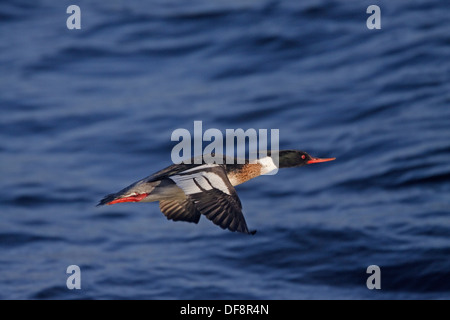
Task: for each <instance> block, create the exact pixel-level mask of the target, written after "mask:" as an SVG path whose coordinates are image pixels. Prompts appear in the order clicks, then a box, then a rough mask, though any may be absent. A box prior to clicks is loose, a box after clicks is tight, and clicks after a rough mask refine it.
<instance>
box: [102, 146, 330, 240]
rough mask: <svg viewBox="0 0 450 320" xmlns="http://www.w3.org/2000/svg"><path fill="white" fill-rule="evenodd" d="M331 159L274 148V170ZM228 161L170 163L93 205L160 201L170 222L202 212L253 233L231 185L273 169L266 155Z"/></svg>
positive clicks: (193, 218) (227, 225) (232, 228)
mask: <svg viewBox="0 0 450 320" xmlns="http://www.w3.org/2000/svg"><path fill="white" fill-rule="evenodd" d="M224 159H225V158H224ZM235 160H236V159H235ZM332 160H335V158H326V159H320V158H314V157H311V156H310V155H309V154H308V153H306V152H304V151H299V150H281V151H279V152H278V163H279V165H278V167H279V168H292V167H301V166H304V165H308V164H312V163H319V162H327V161H332ZM191 163H194V162H193V161H191ZM228 163H230V162H228V161H224V164H214V163H213V164H209V163H205V162H203V163H200V164H185V163H181V164H173V165H171V166H169V167H167V168H165V169H162V170H161V171H158V172H156V173H154V174H153V175H151V176H149V177H147V178H144V179H142V180H139V181H137V182H135V183H133V184H132V185H130V186H128V187H126V188H125V189H123V190H121V191H119V192H117V193H112V194H109V195H107V196H105V197H104V198H103V199H102V200H101V201H100V203H99V204H98V206H101V205H112V204H116V203H122V202H154V201H159V207H160V209H161V211H162V212H163V213H164V215H165V216H166V217H167V219H169V220H173V221H187V222H193V223H198V221H199V220H200V217H201V215H202V214H203V215H204V216H206V218H208V219H209V220H211V221H212V222H213V223H214V224H216V225H218V226H219V227H221V228H222V229H228V230H230V231H237V232H242V233H246V234H255V232H256V230H253V231H249V229H248V227H247V223H246V222H245V218H244V215H243V213H242V205H241V201H240V200H239V197H238V195H237V193H236V190H235V189H234V187H235V186H237V185H239V184H241V183H244V182H246V181H248V180H250V179H253V178H256V177H258V176H260V175H263V174H268V173H270V172H273V171H274V170H277V169H278V167H277V166H276V165H275V162H274V161H273V158H272V157H271V156H270V154H269V156H266V157H264V158H260V159H257V160H255V161H249V160H245V163H243V164H237V163H238V162H237V161H234V162H232V164H228Z"/></svg>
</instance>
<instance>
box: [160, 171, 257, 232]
mask: <svg viewBox="0 0 450 320" xmlns="http://www.w3.org/2000/svg"><path fill="white" fill-rule="evenodd" d="M169 178H170V179H171V180H173V181H174V182H175V183H176V184H177V186H178V187H179V188H181V189H182V190H183V191H184V193H185V194H186V197H188V198H190V199H191V200H192V202H193V204H194V206H195V208H196V209H197V210H198V211H199V212H200V213H201V214H203V215H205V216H206V217H207V218H208V219H209V220H211V221H212V222H213V223H214V224H216V225H218V226H220V227H221V228H223V229H228V230H230V231H238V232H242V233H247V234H254V233H255V232H256V231H249V230H248V228H247V223H246V222H245V218H244V215H243V214H242V205H241V201H240V200H239V197H238V195H237V193H236V190H235V189H234V187H233V186H232V185H231V183H230V181H229V180H228V177H227V174H226V171H225V168H224V166H221V165H214V164H205V165H202V166H198V167H194V168H191V169H188V170H185V171H183V172H180V173H179V174H176V175H173V176H170V177H169Z"/></svg>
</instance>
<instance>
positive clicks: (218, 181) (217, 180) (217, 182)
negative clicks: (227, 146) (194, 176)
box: [203, 172, 231, 196]
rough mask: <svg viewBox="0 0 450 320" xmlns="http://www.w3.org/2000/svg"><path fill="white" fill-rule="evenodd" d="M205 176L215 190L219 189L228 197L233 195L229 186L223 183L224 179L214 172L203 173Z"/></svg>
mask: <svg viewBox="0 0 450 320" xmlns="http://www.w3.org/2000/svg"><path fill="white" fill-rule="evenodd" d="M203 175H204V176H205V177H206V178H207V179H208V181H209V182H210V183H211V184H212V186H213V187H214V189H219V190H220V191H222V192H223V193H226V194H227V195H229V196H230V195H231V193H230V190H229V189H228V186H227V184H226V183H225V181H223V179H222V177H221V176H219V175H217V174H215V173H213V172H203Z"/></svg>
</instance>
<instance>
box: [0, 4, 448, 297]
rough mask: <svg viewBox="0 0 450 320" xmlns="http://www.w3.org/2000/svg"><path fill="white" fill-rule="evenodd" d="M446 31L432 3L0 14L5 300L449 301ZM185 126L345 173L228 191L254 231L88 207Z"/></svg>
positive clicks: (150, 211)
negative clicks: (373, 284) (375, 279)
mask: <svg viewBox="0 0 450 320" xmlns="http://www.w3.org/2000/svg"><path fill="white" fill-rule="evenodd" d="M71 4H77V5H79V6H80V8H81V18H82V20H81V26H82V28H81V30H68V29H67V28H66V19H67V17H68V16H69V15H68V14H67V13H66V9H67V7H68V6H69V5H71ZM371 4H378V5H379V6H380V8H381V19H382V20H381V23H382V24H381V26H382V29H381V30H369V29H367V27H366V19H367V18H368V17H369V15H368V14H367V13H366V9H367V7H368V6H369V5H371ZM449 16H450V5H449V3H448V1H442V0H415V1H356V0H355V1H325V0H322V1H320V0H307V1H267V0H252V1H242V0H239V1H237V0H227V1H208V0H196V1H181V0H170V1H167V0H158V1H133V0H127V1H82V0H80V1H57V2H55V1H50V0H36V1H33V2H30V1H25V0H23V1H20V0H14V1H9V2H5V1H3V2H1V3H0V40H1V41H0V70H1V72H0V86H1V90H0V106H1V116H0V178H1V179H0V189H1V192H0V211H1V217H0V299H80V298H81V299H423V298H424V299H449V298H450V241H449V240H450V220H449V216H450V200H449V192H450V23H449ZM194 120H201V121H203V126H204V129H207V128H218V129H220V130H225V129H227V128H232V129H235V128H243V129H248V128H255V129H260V128H265V129H280V148H281V149H302V150H305V151H307V152H309V153H310V154H312V155H315V156H320V157H336V158H337V160H336V161H334V162H330V163H325V164H317V165H312V166H308V167H303V168H294V169H285V170H281V171H280V172H279V173H278V174H277V175H276V176H263V177H260V178H257V179H254V180H252V181H250V182H248V183H246V184H244V185H241V186H238V187H237V191H238V194H239V196H240V198H241V201H242V203H243V209H244V214H245V217H246V220H247V223H248V225H249V228H250V229H257V230H258V233H257V234H256V235H255V236H248V235H243V234H237V233H232V232H228V231H224V230H222V229H220V228H218V227H217V226H215V225H213V224H212V223H211V222H210V221H208V220H207V219H205V218H202V219H201V221H200V223H199V224H198V225H194V224H189V223H182V222H172V221H168V220H166V218H165V217H164V215H163V214H162V213H161V212H160V211H159V207H158V205H157V204H119V205H115V206H107V207H99V208H96V207H95V205H96V204H97V202H98V200H100V199H101V198H102V197H103V196H104V195H106V194H108V193H111V192H116V191H118V190H120V189H122V188H123V187H125V186H127V185H129V184H131V183H132V182H134V181H136V180H138V179H140V178H143V177H145V176H148V175H150V174H152V173H154V172H156V171H158V170H159V169H162V168H164V167H165V166H168V165H170V164H171V160H170V152H171V149H172V147H173V146H174V144H175V143H174V142H172V141H170V136H171V133H172V131H173V130H175V129H177V128H186V129H188V130H192V129H193V122H194ZM69 265H78V266H79V267H80V268H81V286H82V288H81V290H72V291H71V290H68V289H67V287H66V280H67V277H68V276H69V275H67V274H66V269H67V267H68V266H69ZM370 265H378V266H379V267H380V269H381V290H368V289H367V287H366V280H367V278H368V276H369V275H368V274H367V273H366V269H367V267H368V266H370Z"/></svg>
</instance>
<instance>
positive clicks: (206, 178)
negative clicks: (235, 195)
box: [169, 167, 231, 195]
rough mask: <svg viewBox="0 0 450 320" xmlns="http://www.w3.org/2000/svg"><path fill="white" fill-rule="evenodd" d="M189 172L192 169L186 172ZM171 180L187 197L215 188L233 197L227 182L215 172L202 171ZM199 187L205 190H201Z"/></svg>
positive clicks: (175, 176) (174, 177) (176, 176)
mask: <svg viewBox="0 0 450 320" xmlns="http://www.w3.org/2000/svg"><path fill="white" fill-rule="evenodd" d="M197 169H200V167H198V168H197ZM188 171H192V169H189V170H187V171H184V172H188ZM169 178H170V179H172V181H173V182H175V183H176V185H177V186H178V187H179V188H181V189H182V190H183V191H184V193H185V194H186V195H190V194H194V193H201V192H203V191H208V190H211V189H213V188H214V189H218V190H220V191H222V192H223V193H226V194H228V195H231V193H230V190H229V189H228V187H227V184H226V182H225V181H223V179H222V177H220V176H219V175H217V174H215V173H213V172H205V171H200V172H196V173H194V174H181V175H174V176H171V177H169ZM194 181H195V182H194ZM197 184H198V185H197ZM199 186H200V188H202V189H203V190H202V189H200V188H199Z"/></svg>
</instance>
